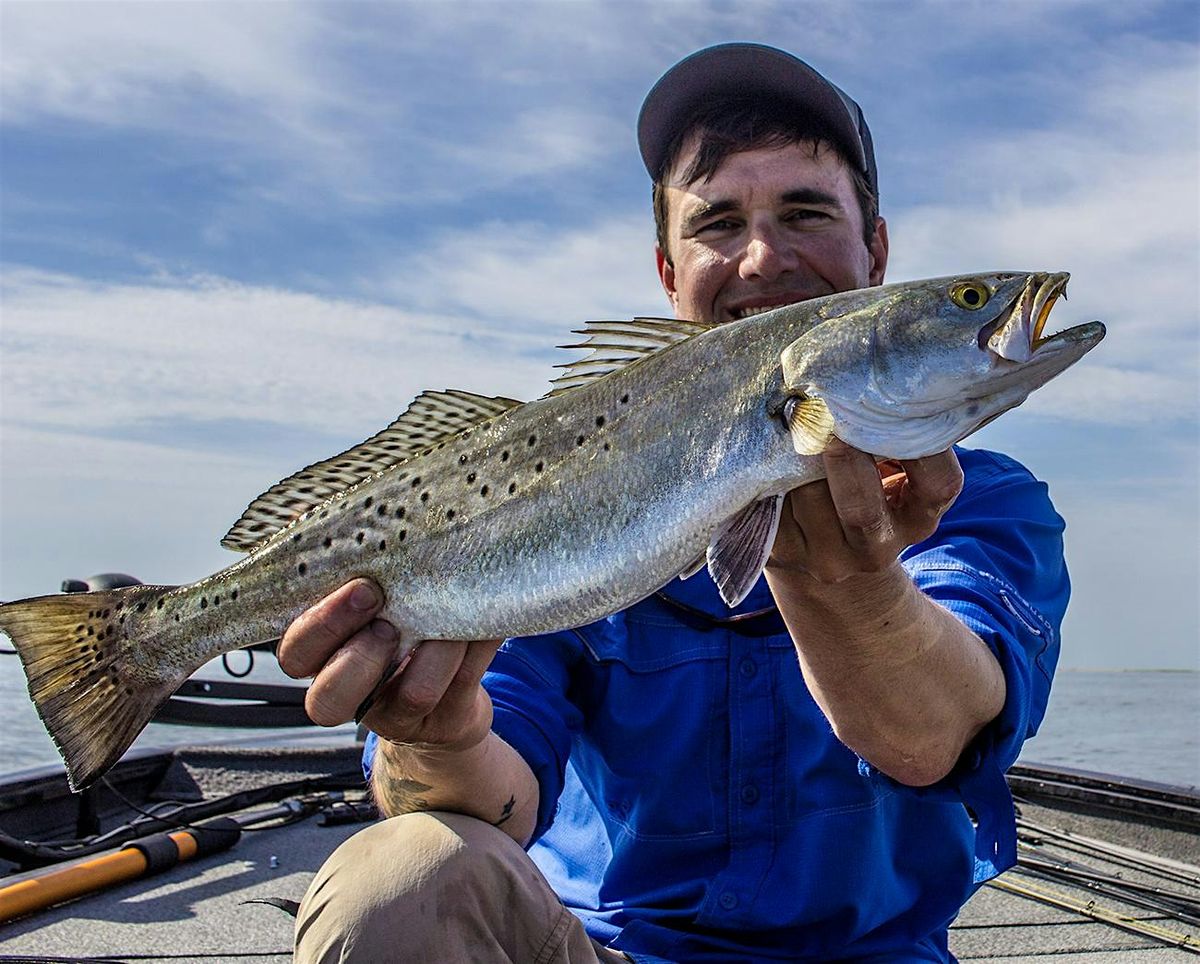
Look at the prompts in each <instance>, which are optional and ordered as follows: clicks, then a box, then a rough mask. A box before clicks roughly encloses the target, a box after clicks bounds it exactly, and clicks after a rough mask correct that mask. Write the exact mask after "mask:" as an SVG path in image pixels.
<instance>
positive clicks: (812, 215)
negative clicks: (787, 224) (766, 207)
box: [784, 208, 829, 221]
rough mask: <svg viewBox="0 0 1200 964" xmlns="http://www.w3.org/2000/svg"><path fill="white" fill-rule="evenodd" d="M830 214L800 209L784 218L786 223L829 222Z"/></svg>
mask: <svg viewBox="0 0 1200 964" xmlns="http://www.w3.org/2000/svg"><path fill="white" fill-rule="evenodd" d="M828 219H829V213H828V212H827V211H819V210H816V209H814V208H800V209H799V210H796V211H792V212H791V213H790V214H788V215H786V216H785V217H784V220H785V221H827V220H828Z"/></svg>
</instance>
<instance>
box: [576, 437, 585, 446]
mask: <svg viewBox="0 0 1200 964" xmlns="http://www.w3.org/2000/svg"><path fill="white" fill-rule="evenodd" d="M575 444H576V445H582V444H583V436H582V435H580V436H578V437H577V438H576V439H575Z"/></svg>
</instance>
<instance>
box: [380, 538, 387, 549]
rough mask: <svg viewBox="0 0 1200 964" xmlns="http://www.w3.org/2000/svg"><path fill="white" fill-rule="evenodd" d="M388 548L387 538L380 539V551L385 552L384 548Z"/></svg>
mask: <svg viewBox="0 0 1200 964" xmlns="http://www.w3.org/2000/svg"><path fill="white" fill-rule="evenodd" d="M386 548H387V540H386V539H380V540H379V551H380V552H383V550H384V549H386Z"/></svg>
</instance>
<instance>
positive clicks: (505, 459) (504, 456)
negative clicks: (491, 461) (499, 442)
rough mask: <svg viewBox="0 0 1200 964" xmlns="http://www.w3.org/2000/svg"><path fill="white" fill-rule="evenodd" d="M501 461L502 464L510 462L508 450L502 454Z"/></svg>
mask: <svg viewBox="0 0 1200 964" xmlns="http://www.w3.org/2000/svg"><path fill="white" fill-rule="evenodd" d="M500 461H501V462H507V461H508V449H505V450H504V451H503V452H501V453H500Z"/></svg>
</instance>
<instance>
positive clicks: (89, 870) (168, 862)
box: [0, 797, 326, 923]
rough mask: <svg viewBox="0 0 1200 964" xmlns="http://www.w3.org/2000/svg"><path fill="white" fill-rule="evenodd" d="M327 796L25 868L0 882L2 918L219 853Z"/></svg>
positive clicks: (313, 808)
mask: <svg viewBox="0 0 1200 964" xmlns="http://www.w3.org/2000/svg"><path fill="white" fill-rule="evenodd" d="M325 802H326V801H325V800H324V799H323V798H321V797H310V798H307V799H293V800H286V801H284V802H283V803H279V804H276V805H275V806H273V807H268V808H266V809H264V810H257V811H253V812H251V813H245V814H237V815H234V816H223V817H217V818H215V819H212V820H208V821H205V822H204V823H200V824H188V825H187V826H186V827H184V828H181V829H179V830H173V831H164V832H162V833H156V834H151V835H149V836H144V837H139V838H138V839H136V840H132V841H130V842H128V843H126V844H125V845H124V846H123V847H121V848H120V849H117V850H110V851H108V852H106V853H102V854H100V855H98V856H95V857H92V858H90V859H87V860H83V861H80V862H76V863H72V864H70V865H69V866H66V867H55V868H53V869H51V870H43V871H38V872H33V873H29V874H25V875H24V876H23V877H22V878H21V879H19V880H16V881H14V882H12V883H10V884H7V885H6V886H3V887H0V923H3V922H5V921H10V920H12V919H13V918H16V917H24V916H25V915H27V914H32V913H35V912H37V911H39V910H44V909H45V908H47V907H51V906H53V905H55V904H61V903H63V902H64V901H68V900H73V899H74V898H76V897H82V896H84V895H85V894H90V893H93V892H95V891H98V890H103V889H105V888H108V887H112V886H113V885H115V884H119V883H123V882H125V881H130V880H136V879H138V878H141V877H149V876H153V875H155V874H160V873H162V872H164V871H166V870H170V869H171V868H172V867H175V866H176V865H177V864H180V863H183V862H184V861H188V860H194V859H196V858H199V857H207V856H209V855H210V854H215V853H220V852H221V851H224V850H228V849H229V848H230V847H232V846H233V845H234V844H235V843H237V842H238V840H240V839H241V836H242V833H243V831H246V830H253V829H275V828H276V827H282V826H288V825H290V824H292V823H295V822H296V821H298V820H303V819H305V818H306V817H309V816H311V815H312V814H314V813H316V812H317V811H318V810H319V809H320V808H321V807H322V806H323V805H324V804H325ZM260 824H272V826H271V827H269V828H268V827H260V826H259V825H260Z"/></svg>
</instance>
